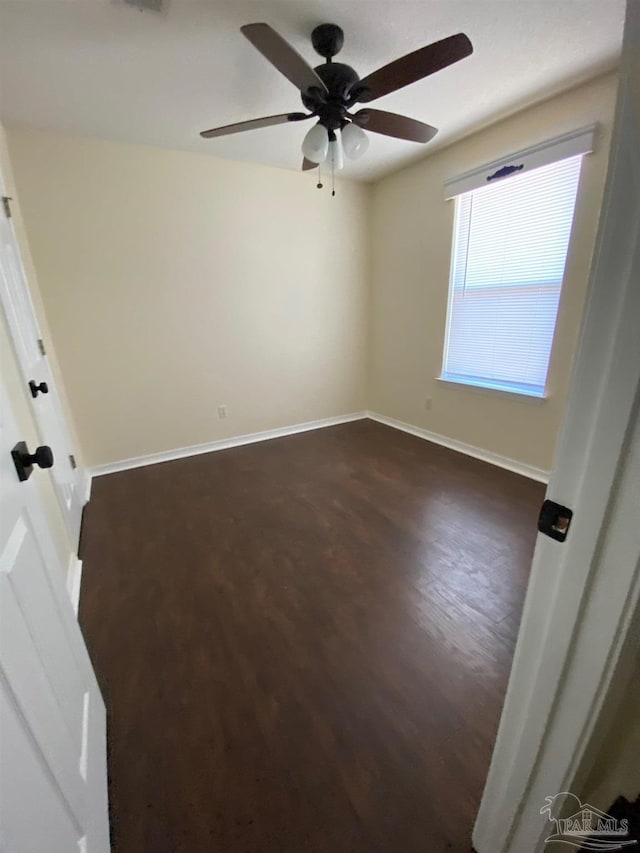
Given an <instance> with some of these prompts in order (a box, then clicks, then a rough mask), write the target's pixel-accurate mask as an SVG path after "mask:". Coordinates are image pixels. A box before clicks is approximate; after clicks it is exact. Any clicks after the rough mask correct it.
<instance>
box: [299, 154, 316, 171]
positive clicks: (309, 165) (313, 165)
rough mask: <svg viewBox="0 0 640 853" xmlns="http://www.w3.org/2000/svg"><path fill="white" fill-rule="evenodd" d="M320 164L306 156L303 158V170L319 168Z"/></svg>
mask: <svg viewBox="0 0 640 853" xmlns="http://www.w3.org/2000/svg"><path fill="white" fill-rule="evenodd" d="M317 168H318V164H317V163H314V162H313V160H307V158H306V157H303V159H302V171H303V172H309V171H310V170H311V169H317Z"/></svg>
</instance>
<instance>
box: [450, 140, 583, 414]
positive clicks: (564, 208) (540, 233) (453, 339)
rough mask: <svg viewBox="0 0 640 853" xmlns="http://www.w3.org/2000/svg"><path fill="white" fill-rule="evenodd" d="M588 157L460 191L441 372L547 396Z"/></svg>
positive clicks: (476, 382) (453, 378)
mask: <svg viewBox="0 0 640 853" xmlns="http://www.w3.org/2000/svg"><path fill="white" fill-rule="evenodd" d="M581 164H582V155H578V156H576V157H571V158H569V159H566V160H562V161H560V162H557V163H552V164H551V165H548V166H543V167H541V168H539V169H535V170H532V171H529V172H526V173H524V174H522V175H517V176H514V177H511V178H508V179H506V180H502V181H501V182H500V183H498V184H496V185H495V186H487V187H482V188H481V189H478V190H474V191H472V192H468V193H464V194H463V195H460V196H458V197H457V198H456V215H455V229H454V241H453V253H452V263H451V283H450V293H449V313H448V320H447V337H446V343H445V352H444V365H443V371H442V378H443V379H448V380H450V381H454V382H462V383H465V384H469V385H479V386H482V387H488V388H498V389H503V390H507V391H514V392H516V393H519V394H528V395H531V396H537V397H541V396H543V395H544V391H545V384H546V379H547V368H548V365H549V356H550V353H551V345H552V342H553V332H554V328H555V323H556V314H557V311H558V302H559V299H560V289H561V287H562V279H563V276H564V267H565V261H566V257H567V248H568V245H569V236H570V234H571V224H572V222H573V211H574V207H575V200H576V193H577V190H578V180H579V177H580V166H581Z"/></svg>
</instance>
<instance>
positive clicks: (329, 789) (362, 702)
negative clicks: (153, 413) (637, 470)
mask: <svg viewBox="0 0 640 853" xmlns="http://www.w3.org/2000/svg"><path fill="white" fill-rule="evenodd" d="M543 494H544V487H543V486H542V485H540V484H538V483H534V482H532V481H530V480H527V479H525V478H523V477H519V476H517V475H515V474H512V473H510V472H507V471H503V470H500V469H498V468H494V467H492V466H490V465H488V464H485V463H483V462H479V461H476V460H475V459H471V458H468V457H465V456H462V455H460V454H457V453H455V452H453V451H449V450H445V449H443V448H440V447H437V446H435V445H432V444H429V443H427V442H425V441H422V440H421V439H418V438H414V437H413V436H410V435H405V434H403V433H400V432H397V431H396V430H393V429H390V428H388V427H385V426H382V425H380V424H378V423H374V422H372V421H360V422H356V423H352V424H345V425H342V426H338V427H332V428H328V429H322V430H318V431H316V432H309V433H304V434H300V435H295V436H291V437H288V438H283V439H277V440H273V441H268V442H263V443H260V444H254V445H249V446H245V447H238V448H235V449H232V450H226V451H221V452H217V453H211V454H208V455H206V456H198V457H192V458H189V459H183V460H180V461H176V462H169V463H165V464H161V465H154V466H150V467H147V468H139V469H137V470H132V471H127V472H123V473H120V474H113V475H110V476H105V477H100V478H97V479H96V480H94V483H93V495H92V499H91V503H90V504H89V506H88V507H87V510H86V514H85V519H84V527H83V536H82V552H81V553H82V557H83V560H84V576H83V588H82V601H81V614H80V616H81V624H82V628H83V630H84V634H85V636H86V639H87V643H88V646H89V650H90V652H91V655H92V658H93V662H94V665H95V668H96V671H97V675H98V680H99V682H100V684H101V687H102V689H103V693H104V697H105V700H106V703H107V708H108V712H109V744H110V759H109V761H110V766H109V772H110V797H111V817H112V836H113V849H114V853H182V851H184V853H187V851H188V853H303V852H304V851H312V852H313V853H445V851H447V853H449V851H453V853H469V851H470V848H471V828H472V825H473V821H474V817H475V813H476V811H477V808H478V805H479V800H480V795H481V793H482V788H483V784H484V780H485V777H486V773H487V769H488V764H489V759H490V755H491V750H492V746H493V741H494V738H495V734H496V730H497V725H498V720H499V715H500V710H501V707H502V702H503V697H504V692H505V688H506V684H507V678H508V674H509V668H510V665H511V659H512V655H513V649H514V643H515V638H516V634H517V629H518V624H519V620H520V613H521V609H522V604H523V599H524V594H525V589H526V585H527V580H528V574H529V566H530V561H531V556H532V552H533V545H534V540H535V535H536V517H537V512H538V509H539V506H540V503H541V501H542V499H543Z"/></svg>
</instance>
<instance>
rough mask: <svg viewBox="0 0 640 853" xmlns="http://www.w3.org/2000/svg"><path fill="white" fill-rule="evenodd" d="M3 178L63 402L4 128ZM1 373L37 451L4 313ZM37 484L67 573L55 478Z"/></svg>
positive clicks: (0, 316) (0, 140) (0, 133)
mask: <svg viewBox="0 0 640 853" xmlns="http://www.w3.org/2000/svg"><path fill="white" fill-rule="evenodd" d="M0 175H2V182H3V188H4V192H5V194H6V195H8V196H10V197H11V198H12V201H11V215H12V220H13V227H14V229H15V232H16V238H17V240H18V245H19V247H20V254H21V257H22V261H23V265H24V268H25V272H26V275H27V278H28V281H29V287H30V290H31V296H32V300H33V304H34V308H35V311H36V315H37V318H38V323H39V325H40V333H41V335H42V337H43V340H45V341H46V346H47V355H48V357H49V361H50V362H51V367H52V370H53V373H54V377H55V379H56V384H57V386H58V392H59V394H60V396H61V398H64V386H63V383H62V380H61V377H60V375H59V372H58V368H57V363H56V354H55V349H54V346H53V343H52V342H51V336H50V334H49V329H48V326H47V319H46V317H45V315H44V311H43V309H42V302H41V299H40V290H39V287H38V281H37V278H36V274H35V270H34V268H33V263H32V260H31V255H30V251H29V244H28V242H27V239H26V235H25V230H24V225H23V220H22V212H21V208H20V204H19V201H18V199H17V193H16V188H15V184H14V180H13V173H12V169H11V163H10V161H9V155H8V151H7V146H6V138H5V132H4V128H2V126H0ZM0 370H1V372H2V379H3V382H4V384H5V387H6V388H7V392H8V394H9V400H10V404H11V408H12V410H13V413H14V415H15V417H16V420H17V422H18V427H19V429H20V434H21V436H22V438H23V440H24V441H26V442H27V444H28V445H29V447H31V448H34V447H37V446H38V445H39V444H42V441H41V440H40V437H39V435H38V428H37V425H36V421H35V418H34V417H33V410H32V408H31V402H32V401H31V398H30V396H29V395H28V394H27V391H26V387H25V381H24V377H23V376H22V373H21V372H20V369H19V367H18V361H17V358H16V354H15V350H14V348H13V342H12V341H11V337H10V334H9V328H8V325H7V323H6V320H5V316H4V312H3V311H2V310H1V309H0ZM63 405H64V399H63ZM66 414H67V416H68V418H69V425H70V428H71V429H72V430H73V423H72V421H71V418H70V416H69V413H68V412H66ZM35 482H36V484H37V488H38V490H39V492H40V497H41V498H42V504H43V507H44V511H45V514H46V516H47V520H48V522H49V528H50V530H51V534H52V536H53V540H54V542H55V546H56V550H57V552H58V558H59V562H60V565H61V566H63V567H64V569H65V571H66V569H67V568H68V566H69V559H70V557H71V555H72V553H74V552H75V550H76V545H77V543H72V542H71V541H70V539H69V534H68V531H67V527H66V525H65V523H64V519H63V517H62V513H61V510H60V506H59V504H58V499H57V496H56V492H55V489H54V486H53V480H52V477H51V475H50V474H49V473H47V472H46V471H42V472H38V476H37V477H35Z"/></svg>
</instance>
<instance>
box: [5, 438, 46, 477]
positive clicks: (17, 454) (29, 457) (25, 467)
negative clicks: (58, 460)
mask: <svg viewBox="0 0 640 853" xmlns="http://www.w3.org/2000/svg"><path fill="white" fill-rule="evenodd" d="M11 458H12V459H13V464H14V465H15V466H16V471H17V473H18V479H19V480H21V481H24V480H28V479H29V477H30V476H31V472H32V471H33V466H34V465H37V466H38V467H39V468H52V467H53V451H52V450H51V448H50V447H49V446H48V445H46V444H43V445H41V446H40V447H37V448H36V452H35V453H29V448H28V447H27V443H26V441H19V442H18V443H17V444H16V446H15V447H14V448H13V450H12V451H11Z"/></svg>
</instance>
